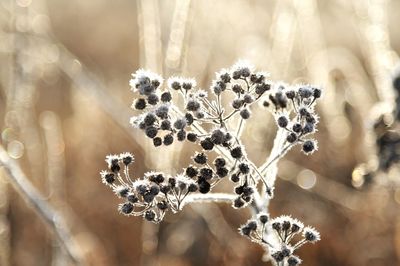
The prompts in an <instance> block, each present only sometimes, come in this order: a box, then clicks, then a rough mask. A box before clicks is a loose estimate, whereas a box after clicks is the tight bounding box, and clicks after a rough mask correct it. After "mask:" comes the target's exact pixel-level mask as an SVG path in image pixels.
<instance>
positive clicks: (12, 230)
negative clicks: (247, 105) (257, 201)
mask: <svg viewBox="0 0 400 266" xmlns="http://www.w3.org/2000/svg"><path fill="white" fill-rule="evenodd" d="M399 13H400V1H398V0H391V1H390V0H336V1H333V0H318V1H317V0H282V1H278V0H276V1H273V0H266V1H263V0H258V1H256V0H252V1H239V0H220V1H215V0H204V1H193V0H192V1H189V0H176V1H163V0H158V1H156V0H141V1H128V0H115V1H106V0H96V1H94V0H91V1H88V0H85V1H78V0H69V1H63V0H47V1H46V0H15V1H14V0H2V1H0V26H1V27H0V93H1V94H0V101H1V104H0V114H1V118H2V119H1V121H2V122H1V130H2V135H1V137H2V146H3V147H4V149H6V150H7V153H8V155H9V156H10V157H11V158H14V159H16V160H17V161H18V162H19V163H20V165H21V167H22V169H23V171H24V173H25V174H26V176H27V177H28V179H29V180H30V181H31V182H32V183H33V185H34V186H35V188H36V189H37V190H38V191H39V192H40V194H41V195H42V196H41V197H42V198H44V199H45V202H47V203H49V204H50V206H52V208H53V209H54V210H55V211H56V212H57V213H59V214H60V215H61V216H60V217H62V218H61V220H62V223H64V224H63V225H62V227H63V228H65V229H66V230H67V231H69V233H70V236H69V237H68V239H69V240H68V241H69V244H71V245H72V246H73V248H75V249H76V250H78V253H79V254H80V259H82V262H83V263H85V264H88V265H265V264H266V263H265V262H262V260H261V259H262V249H261V248H259V247H258V245H256V244H253V243H250V242H249V241H248V240H247V239H244V238H243V237H241V236H240V235H239V234H238V233H237V232H236V228H237V227H238V226H239V225H240V224H241V223H243V222H245V221H246V220H247V219H248V218H249V215H250V214H249V212H248V211H246V210H241V211H234V210H233V209H232V208H231V207H230V206H227V205H219V206H218V205H214V204H202V205H199V204H194V205H192V206H188V207H185V209H184V211H183V212H181V213H179V214H175V215H173V214H169V215H167V217H166V219H165V221H164V222H163V223H161V224H160V225H154V224H149V223H146V222H143V221H142V219H141V218H130V217H124V216H122V215H119V214H118V212H117V208H116V206H117V204H118V199H117V198H116V197H115V196H114V195H113V193H112V192H111V191H110V190H109V189H108V188H107V187H106V186H104V185H103V184H101V182H100V178H99V171H100V170H102V169H103V168H104V167H105V162H104V157H105V155H107V154H110V153H120V152H125V151H130V152H133V153H134V154H135V156H136V163H135V165H134V168H132V172H133V173H134V175H135V176H136V177H140V176H141V175H142V174H143V173H144V172H145V171H148V170H151V169H159V170H166V171H170V172H171V171H172V172H173V171H179V169H180V167H183V166H184V165H186V164H187V163H188V162H189V157H190V155H191V154H192V151H191V150H190V149H188V148H186V147H185V146H182V145H181V146H179V145H178V146H175V148H169V149H157V150H156V149H154V148H153V147H152V145H151V143H150V141H148V140H147V139H145V138H144V136H142V134H141V132H139V131H137V130H135V129H132V128H130V127H129V123H128V122H129V117H130V116H132V115H134V111H133V110H131V109H129V106H130V105H131V103H132V99H133V95H132V94H131V92H130V91H129V85H128V81H129V79H130V74H131V73H132V72H134V71H135V70H136V69H137V68H140V67H143V68H148V69H150V70H153V71H157V72H158V73H160V74H162V75H164V77H168V76H170V75H184V76H188V77H194V78H196V79H197V82H198V84H199V85H200V86H201V87H204V88H207V86H208V84H209V82H210V81H211V80H212V78H213V77H214V72H215V71H218V70H219V69H220V68H222V67H229V66H230V65H232V64H233V63H235V61H236V60H238V59H248V60H249V61H251V62H252V63H253V64H255V65H256V66H257V67H258V68H259V69H263V70H266V71H268V72H270V73H271V78H272V79H273V80H284V81H286V82H288V83H296V82H310V83H313V84H317V85H320V86H322V87H324V89H325V96H324V98H323V100H322V101H321V102H320V104H319V107H318V113H319V114H320V116H321V124H320V125H319V132H317V134H316V138H317V139H318V140H319V146H320V150H319V151H318V152H317V153H316V154H314V155H312V156H311V157H307V156H304V155H303V154H301V153H300V152H299V150H298V149H293V150H292V151H291V152H290V153H289V155H288V156H287V157H286V158H285V159H284V160H282V161H281V162H280V165H279V168H280V170H279V177H280V179H279V180H278V182H277V190H276V194H275V199H274V200H273V201H272V206H271V212H272V214H273V215H276V216H279V215H282V214H292V215H293V216H294V217H296V218H299V219H301V220H302V221H303V222H305V223H306V224H310V225H314V226H315V227H316V228H317V229H318V230H320V232H321V235H322V240H321V241H320V242H318V243H317V244H316V245H308V246H305V247H304V248H302V249H300V251H299V255H300V257H301V258H302V259H303V260H304V263H303V264H304V265H342V266H344V265H369V266H372V265H385V266H387V265H398V264H400V212H399V207H400V189H399V187H398V183H399V180H400V177H399V175H398V173H399V172H398V171H397V170H396V169H393V170H391V171H389V173H388V174H382V173H381V174H380V175H377V176H376V177H374V178H373V182H371V183H370V184H363V179H362V178H361V177H360V172H362V171H363V170H362V169H364V168H356V167H357V166H358V165H360V164H363V163H364V164H366V165H368V167H370V168H371V167H372V168H374V167H375V165H376V160H377V158H376V156H375V147H374V134H373V131H372V130H371V127H372V124H373V122H374V119H375V118H376V116H377V113H379V112H390V108H391V104H392V103H393V100H394V97H395V96H396V94H395V92H394V91H393V90H392V87H391V74H392V71H393V70H394V68H395V65H396V64H397V62H398V54H399V52H400V28H399V25H400V20H399ZM254 119H255V121H254V123H253V124H252V123H250V125H249V127H248V129H247V131H246V134H247V135H246V136H245V138H246V141H245V143H246V144H248V145H249V146H248V148H247V149H248V153H249V156H250V158H252V159H253V160H254V162H255V163H256V164H260V163H262V162H261V159H260V158H263V157H265V156H266V154H268V152H269V149H270V147H271V143H272V141H273V138H274V133H275V126H274V125H273V121H272V120H271V116H270V115H269V114H267V112H265V111H262V110H260V113H257V116H256V117H255V118H254ZM257 119H258V120H257ZM2 168H3V167H2ZM355 168H356V170H354V169H355ZM360 169H361V170H360ZM9 182H10V179H9V177H8V175H7V173H6V171H5V170H4V169H2V171H1V176H0V265H5V266H6V265H57V266H61V265H74V263H73V262H72V261H71V259H70V258H69V257H68V256H67V254H66V253H65V251H64V250H63V249H62V248H60V247H61V246H60V242H59V241H57V238H56V237H55V234H54V232H53V231H52V230H51V226H46V225H45V223H44V222H43V219H41V218H40V215H38V212H37V211H35V210H33V209H32V208H31V206H32V202H30V203H28V202H27V201H26V200H24V198H26V196H23V194H24V193H21V192H20V190H15V189H14V187H13V186H11V185H9ZM17 191H19V192H17ZM28 201H29V200H28ZM57 219H58V218H57ZM57 221H58V220H57ZM267 264H268V263H267Z"/></svg>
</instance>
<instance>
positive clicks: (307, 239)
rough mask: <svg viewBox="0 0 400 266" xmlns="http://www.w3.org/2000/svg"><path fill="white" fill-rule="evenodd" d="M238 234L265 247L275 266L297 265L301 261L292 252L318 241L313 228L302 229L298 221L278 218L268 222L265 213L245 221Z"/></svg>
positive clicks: (318, 236) (317, 235)
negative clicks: (299, 237)
mask: <svg viewBox="0 0 400 266" xmlns="http://www.w3.org/2000/svg"><path fill="white" fill-rule="evenodd" d="M239 232H240V233H241V234H242V235H244V236H246V237H248V238H249V239H250V240H251V241H253V242H256V243H258V244H260V245H262V246H265V247H267V248H268V249H269V251H270V256H271V258H272V259H273V261H275V263H276V264H277V265H288V266H296V265H299V264H300V263H301V259H300V258H299V257H297V256H296V255H294V252H295V251H296V250H297V249H298V248H300V247H301V246H303V245H304V244H306V243H315V242H317V241H319V240H320V235H319V233H318V232H317V231H316V230H315V229H314V228H312V227H309V226H306V227H304V225H303V223H302V222H300V221H299V220H297V219H293V218H291V217H290V216H280V217H277V218H275V219H272V220H271V221H270V220H269V217H268V214H267V213H260V214H258V216H257V219H254V220H249V221H247V223H246V224H245V225H243V226H242V227H240V228H239ZM269 232H272V234H269ZM299 235H301V236H302V237H301V239H300V240H298V241H297V242H296V243H292V242H293V239H294V238H296V237H297V236H299Z"/></svg>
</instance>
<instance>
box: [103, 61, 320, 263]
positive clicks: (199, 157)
mask: <svg viewBox="0 0 400 266" xmlns="http://www.w3.org/2000/svg"><path fill="white" fill-rule="evenodd" d="M267 78H268V74H267V73H265V72H256V71H255V70H254V68H253V66H251V65H250V64H248V63H246V62H238V63H237V64H235V65H234V66H233V67H231V68H230V69H223V70H221V71H220V72H218V73H216V78H215V80H214V81H213V82H212V85H211V87H210V91H211V93H210V95H209V94H208V93H207V91H204V90H201V89H198V88H197V86H196V82H195V80H193V79H185V78H177V77H172V78H169V79H168V81H167V86H166V87H163V86H162V85H163V79H162V78H161V77H160V76H158V75H157V74H154V73H152V72H149V71H145V70H138V71H136V73H134V74H133V78H132V79H131V81H130V86H131V88H132V91H133V92H134V93H135V94H138V97H137V98H136V99H135V100H134V102H133V104H132V107H133V108H134V109H136V110H139V112H141V113H140V114H139V115H138V116H135V117H132V118H131V121H130V122H131V124H132V125H133V126H134V127H135V128H138V129H140V130H142V131H143V132H144V133H145V135H146V136H147V137H148V138H150V139H151V140H152V142H153V144H154V146H155V147H160V146H163V145H165V146H168V145H171V144H173V143H174V142H176V141H178V142H183V141H188V142H192V143H195V144H197V145H198V146H199V147H200V148H201V150H200V151H198V152H196V153H195V154H194V155H193V157H192V160H193V164H191V165H189V166H187V167H186V168H184V169H183V170H182V171H181V173H179V174H177V175H174V176H171V175H169V174H166V173H162V172H148V173H146V174H145V175H144V177H142V178H136V179H134V178H132V177H131V175H130V172H129V166H130V165H131V164H132V163H133V162H134V157H133V155H132V154H130V153H122V154H120V155H109V156H107V157H106V162H107V164H108V169H107V170H105V171H101V177H102V180H103V182H104V183H105V184H106V185H108V186H110V187H111V188H112V189H113V190H114V192H115V193H116V194H117V196H118V197H120V198H121V199H123V200H124V202H123V203H121V204H120V205H119V211H120V212H121V213H122V214H124V215H133V216H143V217H144V218H145V219H146V220H148V221H152V222H155V223H158V222H160V221H161V220H162V219H163V217H164V216H165V214H166V212H167V211H172V212H174V213H175V212H178V211H180V210H181V209H182V208H183V207H184V206H185V204H187V203H189V202H192V201H201V200H213V201H227V200H230V201H231V202H232V206H233V207H234V208H245V207H248V208H251V209H252V210H253V214H254V217H253V218H252V219H250V220H249V221H248V222H247V223H246V224H245V225H244V226H242V227H241V228H239V231H240V232H241V234H243V235H245V236H247V237H249V238H250V239H251V240H252V241H254V242H257V243H259V244H260V245H262V246H263V247H264V248H265V250H266V252H267V253H268V254H270V258H272V260H273V261H274V262H275V263H276V264H278V265H298V264H300V262H301V260H300V259H299V258H298V257H297V256H295V255H294V254H293V252H294V251H295V250H296V249H298V248H299V247H301V246H302V245H303V244H305V243H306V242H312V243H314V242H316V241H318V240H319V239H320V238H319V233H318V232H317V231H316V230H314V229H312V228H311V227H303V224H302V223H301V222H299V221H298V220H296V219H292V218H290V217H288V216H281V217H278V218H275V219H272V220H270V219H269V213H268V203H269V201H270V199H272V198H273V191H274V185H275V179H276V164H277V162H278V160H279V159H280V158H281V157H282V156H284V155H285V154H286V152H287V151H289V150H290V149H291V148H292V147H294V146H296V145H300V146H301V150H302V151H303V152H304V153H305V154H307V155H308V154H311V153H313V152H314V151H315V150H317V142H316V141H315V140H314V139H311V138H309V136H310V135H311V134H312V133H314V132H315V131H316V126H317V124H318V116H317V115H316V114H315V110H314V106H315V103H316V100H317V99H318V98H320V97H321V90H320V89H319V88H316V87H313V86H310V85H295V86H290V85H287V84H284V83H274V82H272V81H270V80H268V79H267ZM177 97H182V98H183V103H184V105H183V107H182V108H180V107H179V105H178V101H176V99H177ZM257 102H260V104H259V105H258V107H261V108H265V109H267V110H269V111H271V112H272V113H273V115H274V117H275V120H276V123H277V127H278V132H277V136H276V139H275V141H274V147H273V149H272V151H271V153H270V155H269V158H268V160H266V161H265V163H264V164H263V165H261V166H260V167H257V166H256V165H255V164H254V163H253V162H251V161H250V160H249V159H248V157H247V154H246V147H245V146H244V145H243V144H242V142H241V134H242V132H243V128H244V127H245V124H246V122H247V121H249V120H251V117H252V111H253V112H254V111H255V110H254V109H256V108H258V107H257V106H256V105H255V104H256V103H257ZM212 152H214V153H216V155H217V157H216V159H215V160H213V161H211V160H210V153H212ZM228 176H229V179H230V181H231V182H233V183H234V184H235V188H234V191H233V193H229V194H221V193H213V192H212V190H213V188H214V187H215V186H217V185H218V183H220V182H223V180H224V179H226V178H227V177H228ZM299 233H302V235H303V238H302V239H301V240H300V241H299V242H297V243H295V244H292V243H291V242H292V240H293V237H295V236H296V235H297V234H299Z"/></svg>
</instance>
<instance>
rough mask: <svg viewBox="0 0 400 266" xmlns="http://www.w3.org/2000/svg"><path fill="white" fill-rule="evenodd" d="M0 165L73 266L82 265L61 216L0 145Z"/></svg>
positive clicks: (81, 258) (78, 253)
mask: <svg viewBox="0 0 400 266" xmlns="http://www.w3.org/2000/svg"><path fill="white" fill-rule="evenodd" d="M0 165H1V166H2V168H3V169H4V172H5V173H6V174H5V175H4V176H5V177H8V180H9V181H10V183H11V184H12V185H13V187H14V188H15V189H16V191H17V192H18V193H19V194H20V195H21V196H22V197H23V198H24V200H25V201H26V202H27V203H28V204H29V205H30V206H32V207H33V210H34V211H35V212H36V214H37V215H39V217H41V218H42V219H43V221H44V222H45V223H46V224H47V226H48V227H49V228H50V229H51V230H52V231H53V232H54V234H55V236H56V237H57V238H58V240H59V241H60V244H61V246H62V247H63V248H64V250H65V251H66V253H67V254H68V256H69V257H70V258H71V259H72V260H73V261H74V263H75V264H78V265H82V264H83V257H82V254H80V252H79V249H78V244H77V243H76V241H75V239H74V238H73V236H72V234H71V232H70V231H69V229H68V227H67V225H66V222H65V221H64V219H63V217H62V215H61V214H60V213H58V212H57V211H56V210H55V209H53V207H52V206H51V205H50V204H49V203H48V202H47V201H46V200H45V199H44V198H43V196H42V195H41V194H40V192H39V191H38V190H37V189H36V188H35V187H34V186H33V185H32V183H31V182H30V181H29V179H28V178H27V177H26V176H25V174H24V173H23V172H22V169H21V168H20V166H19V165H18V163H17V162H16V161H14V160H12V159H11V158H10V157H9V156H8V154H7V152H6V151H5V150H4V148H3V147H2V146H1V145H0Z"/></svg>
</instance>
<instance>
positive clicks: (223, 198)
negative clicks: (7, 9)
mask: <svg viewBox="0 0 400 266" xmlns="http://www.w3.org/2000/svg"><path fill="white" fill-rule="evenodd" d="M235 198H236V195H234V194H227V193H208V194H200V193H193V194H190V195H188V196H187V197H186V198H185V201H184V202H183V203H184V204H183V205H186V204H188V203H207V202H218V203H231V202H232V201H233V200H235Z"/></svg>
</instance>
